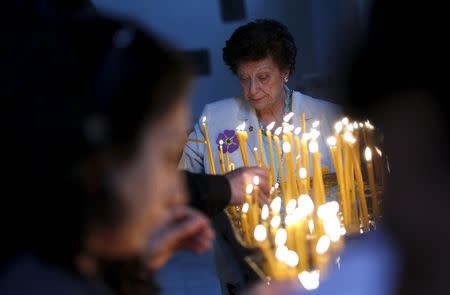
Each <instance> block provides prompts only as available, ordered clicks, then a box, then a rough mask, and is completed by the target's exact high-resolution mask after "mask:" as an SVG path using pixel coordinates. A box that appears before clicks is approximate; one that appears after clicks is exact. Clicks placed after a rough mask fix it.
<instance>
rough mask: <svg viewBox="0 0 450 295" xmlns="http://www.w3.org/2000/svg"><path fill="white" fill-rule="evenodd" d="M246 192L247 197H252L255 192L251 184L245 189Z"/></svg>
mask: <svg viewBox="0 0 450 295" xmlns="http://www.w3.org/2000/svg"><path fill="white" fill-rule="evenodd" d="M245 192H246V193H247V195H250V194H251V193H252V192H253V184H251V183H249V184H247V187H246V188H245Z"/></svg>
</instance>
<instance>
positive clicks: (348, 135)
mask: <svg viewBox="0 0 450 295" xmlns="http://www.w3.org/2000/svg"><path fill="white" fill-rule="evenodd" d="M344 140H345V141H346V142H348V143H351V144H354V143H355V142H356V139H355V137H354V136H353V135H352V134H351V133H350V132H349V131H346V132H345V133H344Z"/></svg>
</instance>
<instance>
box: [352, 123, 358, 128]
mask: <svg viewBox="0 0 450 295" xmlns="http://www.w3.org/2000/svg"><path fill="white" fill-rule="evenodd" d="M353 128H354V129H355V130H356V129H358V122H356V121H354V122H353Z"/></svg>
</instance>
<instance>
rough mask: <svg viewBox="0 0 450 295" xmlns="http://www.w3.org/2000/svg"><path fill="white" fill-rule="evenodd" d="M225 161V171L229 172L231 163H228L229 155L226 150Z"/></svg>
mask: <svg viewBox="0 0 450 295" xmlns="http://www.w3.org/2000/svg"><path fill="white" fill-rule="evenodd" d="M225 161H226V165H227V171H228V172H230V171H232V170H231V166H230V165H231V164H230V156H229V154H228V151H227V152H226V153H225Z"/></svg>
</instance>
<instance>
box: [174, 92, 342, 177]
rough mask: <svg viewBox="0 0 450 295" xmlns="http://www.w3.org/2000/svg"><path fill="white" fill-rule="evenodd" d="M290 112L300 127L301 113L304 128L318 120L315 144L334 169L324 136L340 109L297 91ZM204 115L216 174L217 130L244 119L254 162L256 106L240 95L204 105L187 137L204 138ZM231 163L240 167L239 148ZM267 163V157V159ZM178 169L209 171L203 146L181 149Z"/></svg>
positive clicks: (324, 162)
mask: <svg viewBox="0 0 450 295" xmlns="http://www.w3.org/2000/svg"><path fill="white" fill-rule="evenodd" d="M292 111H293V112H294V113H295V116H294V119H293V124H294V125H295V126H296V127H297V126H301V113H302V112H305V114H306V125H307V128H308V129H309V128H311V124H312V123H313V122H314V121H315V120H319V121H320V126H319V128H318V130H319V131H320V133H321V136H320V138H319V141H318V144H319V149H320V152H321V154H322V165H325V166H327V167H328V168H329V169H330V171H333V170H334V169H333V167H332V163H331V157H330V153H329V151H328V147H327V145H326V138H328V137H329V136H331V135H332V134H333V125H334V123H335V121H336V120H338V119H339V118H340V116H342V112H341V108H340V107H339V106H338V105H336V104H334V103H331V102H328V101H325V100H320V99H316V98H312V97H310V96H307V95H304V94H302V93H300V92H297V91H294V92H293V95H292ZM204 116H206V125H207V129H208V134H209V138H210V142H211V149H212V152H213V157H214V165H215V168H216V172H217V174H219V173H220V166H219V165H220V164H219V158H218V154H219V148H218V144H216V140H217V138H218V137H219V134H220V133H223V132H224V131H225V130H236V127H237V126H238V125H239V124H241V123H242V122H245V126H246V127H245V128H246V131H247V133H248V140H247V153H248V155H249V160H250V164H255V163H254V159H253V157H252V156H251V155H252V152H253V148H254V147H258V132H257V130H258V128H259V123H258V118H257V116H256V112H255V109H254V108H253V107H252V106H251V104H250V103H249V102H247V101H245V100H244V99H242V98H241V97H234V98H228V99H224V100H220V101H217V102H214V103H211V104H207V105H206V106H205V108H204V110H203V112H202V115H201V116H200V118H199V120H198V122H197V123H196V124H195V126H194V131H192V133H191V134H190V135H189V138H193V139H200V140H204V139H205V136H204V134H203V131H202V128H201V124H202V122H201V120H202V118H203V117H204ZM229 157H230V162H233V163H234V164H235V167H236V168H239V167H242V166H243V162H242V157H241V153H240V151H239V149H237V150H235V151H233V152H231V153H229ZM266 163H269V160H268V159H266ZM180 168H181V169H185V170H189V171H191V172H196V173H202V172H203V173H210V164H209V161H208V155H207V150H206V145H205V144H202V143H196V142H188V143H187V144H186V146H185V148H184V152H183V155H182V158H181V161H180Z"/></svg>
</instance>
